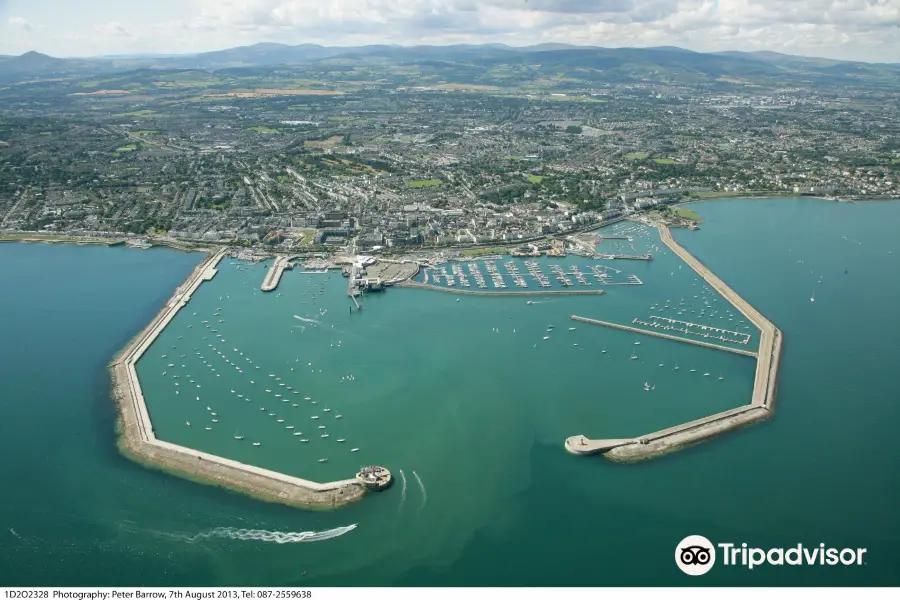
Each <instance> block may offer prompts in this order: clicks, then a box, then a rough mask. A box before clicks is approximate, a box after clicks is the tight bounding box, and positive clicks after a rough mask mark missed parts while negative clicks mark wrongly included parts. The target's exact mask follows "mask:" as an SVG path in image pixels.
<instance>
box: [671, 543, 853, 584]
mask: <svg viewBox="0 0 900 600" xmlns="http://www.w3.org/2000/svg"><path fill="white" fill-rule="evenodd" d="M717 549H718V550H717ZM865 553H866V549H865V548H843V549H838V548H826V547H825V544H819V545H818V546H812V547H807V546H804V545H803V544H797V545H796V546H792V547H790V548H770V549H768V550H764V549H763V548H753V547H750V546H748V545H747V544H746V543H743V544H740V545H738V544H732V543H719V544H713V543H712V542H710V541H709V540H708V539H706V538H705V537H703V536H702V535H689V536H687V537H686V538H684V539H683V540H681V542H680V543H679V544H678V546H677V547H676V548H675V564H677V565H678V568H679V569H681V570H682V571H683V572H684V573H686V574H687V575H705V574H706V573H708V572H709V570H710V569H712V568H713V566H714V565H715V564H716V555H717V554H718V555H719V556H720V557H721V564H722V565H723V566H726V567H732V566H741V567H746V568H748V569H751V570H752V569H753V568H755V567H758V566H761V565H766V564H768V565H774V566H784V565H789V566H798V565H820V566H829V567H833V566H837V565H844V566H862V565H864V564H865V562H863V555H864V554H865Z"/></svg>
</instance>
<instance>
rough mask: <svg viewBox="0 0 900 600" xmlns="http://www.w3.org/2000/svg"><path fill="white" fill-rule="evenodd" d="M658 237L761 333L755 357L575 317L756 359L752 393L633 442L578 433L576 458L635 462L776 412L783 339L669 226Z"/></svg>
mask: <svg viewBox="0 0 900 600" xmlns="http://www.w3.org/2000/svg"><path fill="white" fill-rule="evenodd" d="M659 236H660V239H661V240H662V241H663V243H664V244H666V246H668V247H669V248H670V249H671V250H672V251H673V252H674V253H675V254H676V255H677V256H678V257H679V258H681V260H683V261H684V262H685V263H687V264H688V266H690V267H691V268H692V269H693V270H694V271H695V272H696V273H697V274H698V275H700V276H701V277H702V278H703V279H704V281H706V282H707V283H708V284H709V285H710V286H712V287H713V289H715V290H716V291H717V292H718V293H719V294H721V295H722V297H724V298H725V299H726V300H728V302H729V303H730V304H731V305H732V306H734V307H735V308H737V309H738V310H739V311H740V312H741V314H743V315H744V316H745V317H746V318H747V319H748V320H749V321H750V322H751V323H753V325H755V326H756V327H757V328H758V329H759V330H760V341H759V351H758V352H757V353H755V354H754V353H751V352H749V351H746V350H740V349H738V348H729V347H726V346H720V345H717V344H708V343H706V342H700V341H699V340H690V339H686V338H681V337H677V336H670V335H667V334H663V333H659V332H656V331H648V330H644V329H638V328H635V327H628V326H627V325H618V324H614V323H607V322H604V321H597V320H595V319H587V318H584V317H572V318H573V319H575V320H578V321H582V322H585V323H593V324H597V325H604V326H607V327H614V328H616V329H623V330H625V331H632V332H634V333H642V334H645V335H653V336H656V337H662V338H664V339H671V340H674V341H678V342H683V343H688V344H694V345H699V346H706V347H712V348H713V349H716V350H723V351H727V352H732V353H735V354H744V355H749V356H755V358H756V375H755V377H754V380H753V393H752V395H751V397H750V403H749V404H748V405H744V406H740V407H738V408H732V409H730V410H726V411H723V412H720V413H716V414H714V415H709V416H707V417H703V418H701V419H696V420H694V421H689V422H687V423H682V424H680V425H676V426H674V427H669V428H667V429H662V430H660V431H655V432H652V433H647V434H644V435H641V436H637V437H634V438H624V439H596V440H595V439H590V438H587V437H585V436H583V435H575V436H572V437H570V438H568V439H566V442H565V448H566V450H567V451H568V452H570V453H572V454H576V455H589V454H603V455H604V456H605V457H607V458H608V459H610V460H613V461H617V462H637V461H641V460H647V459H650V458H654V457H657V456H662V455H664V454H668V453H670V452H674V451H676V450H679V449H681V448H684V447H687V446H691V445H694V444H698V443H700V442H703V441H705V440H707V439H709V438H712V437H715V436H718V435H722V434H724V433H727V432H729V431H732V430H734V429H738V428H739V427H744V426H745V425H749V424H751V423H755V422H757V421H764V420H766V419H769V418H771V417H772V415H773V414H774V402H775V389H776V386H777V381H778V365H779V362H780V359H781V347H782V343H783V340H784V336H783V335H782V333H781V330H779V329H778V328H777V327H775V325H773V324H772V322H771V321H769V320H768V319H766V318H765V317H764V316H763V315H762V314H761V313H760V312H759V311H757V310H756V309H755V308H753V307H752V306H751V305H750V304H749V303H748V302H747V301H746V300H744V299H743V298H741V297H740V296H739V295H738V294H737V293H736V292H735V291H734V290H732V289H731V288H730V287H728V285H727V284H726V283H725V282H724V281H722V280H721V279H720V278H719V277H718V276H716V274H715V273H713V272H712V271H710V270H709V269H708V268H707V267H706V266H705V265H704V264H703V263H701V262H700V261H699V260H697V259H696V258H695V257H694V256H693V255H691V254H690V253H689V252H688V251H687V250H685V249H684V248H683V247H682V246H680V245H679V244H678V242H676V241H675V239H674V238H673V237H672V233H671V231H670V230H669V228H668V227H666V226H665V225H660V226H659Z"/></svg>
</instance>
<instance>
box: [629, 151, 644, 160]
mask: <svg viewBox="0 0 900 600" xmlns="http://www.w3.org/2000/svg"><path fill="white" fill-rule="evenodd" d="M648 156H650V155H649V154H647V153H646V152H629V153H628V154H626V155H625V158H627V159H628V160H644V159H645V158H647V157H648Z"/></svg>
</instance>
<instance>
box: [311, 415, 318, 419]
mask: <svg viewBox="0 0 900 600" xmlns="http://www.w3.org/2000/svg"><path fill="white" fill-rule="evenodd" d="M318 418H319V415H313V416H311V417H310V419H318Z"/></svg>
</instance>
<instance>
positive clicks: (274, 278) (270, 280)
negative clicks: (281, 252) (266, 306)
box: [260, 256, 294, 292]
mask: <svg viewBox="0 0 900 600" xmlns="http://www.w3.org/2000/svg"><path fill="white" fill-rule="evenodd" d="M293 268H294V265H293V263H291V260H290V257H287V256H279V257H277V258H275V262H273V263H272V266H271V267H269V272H268V273H266V277H265V279H263V282H262V286H260V289H261V290H262V291H264V292H271V291H273V290H274V289H275V288H277V287H278V284H279V283H280V282H281V276H282V275H283V274H284V271H285V269H293Z"/></svg>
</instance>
